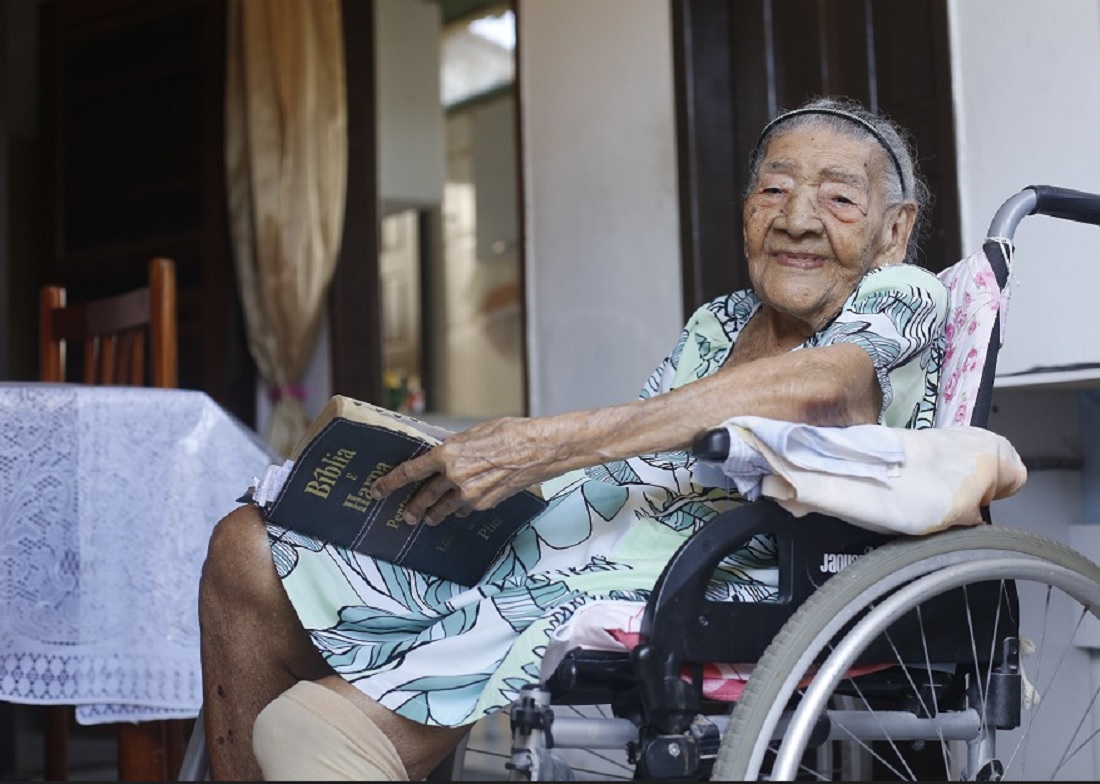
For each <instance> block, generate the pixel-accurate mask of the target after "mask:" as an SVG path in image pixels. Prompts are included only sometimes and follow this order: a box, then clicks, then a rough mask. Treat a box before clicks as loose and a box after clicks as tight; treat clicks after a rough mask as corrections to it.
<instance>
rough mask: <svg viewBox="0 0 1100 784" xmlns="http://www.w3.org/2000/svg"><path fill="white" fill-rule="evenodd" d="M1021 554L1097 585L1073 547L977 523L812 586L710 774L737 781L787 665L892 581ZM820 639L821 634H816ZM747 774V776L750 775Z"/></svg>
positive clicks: (767, 654) (900, 543)
mask: <svg viewBox="0 0 1100 784" xmlns="http://www.w3.org/2000/svg"><path fill="white" fill-rule="evenodd" d="M1006 552H1007V553H1012V554H1023V555H1027V556H1030V557H1034V558H1038V559H1041V560H1046V561H1048V562H1053V563H1056V564H1059V565H1061V566H1064V567H1065V568H1068V569H1071V570H1073V571H1076V572H1078V573H1079V574H1081V575H1083V576H1085V577H1087V578H1088V579H1090V580H1092V581H1093V582H1095V583H1096V584H1098V585H1100V567H1098V566H1097V565H1096V564H1095V563H1093V562H1092V561H1090V560H1089V559H1088V558H1086V557H1085V556H1083V555H1081V554H1080V553H1078V552H1076V551H1075V550H1072V549H1070V548H1069V547H1066V546H1065V545H1063V544H1061V543H1060V542H1056V541H1054V540H1052V539H1048V538H1047V537H1044V536H1040V535H1038V534H1033V533H1031V532H1029V531H1020V530H1016V529H1011V528H1002V527H999V526H992V525H985V526H980V527H975V528H966V529H958V530H950V531H945V532H943V533H939V534H934V535H930V536H926V537H916V538H910V537H906V538H904V539H900V540H897V541H894V542H890V543H889V544H886V545H883V546H882V547H880V548H878V549H876V550H873V551H872V552H870V553H868V554H866V555H864V556H862V557H861V558H860V559H859V560H857V561H855V562H854V563H853V564H852V565H851V566H849V567H848V568H846V569H844V570H843V571H841V572H840V573H838V574H837V575H835V576H834V577H833V578H832V579H830V580H828V581H827V582H826V583H825V584H824V585H822V587H821V588H819V589H818V590H817V591H816V592H815V593H814V594H813V595H812V596H811V597H810V598H809V599H808V600H807V601H806V602H805V603H803V605H802V606H801V607H800V608H799V609H798V610H797V611H796V612H795V613H794V614H793V615H792V616H791V618H790V619H789V620H788V621H787V623H786V624H784V626H783V628H782V629H781V630H780V632H779V634H777V635H776V636H775V638H774V639H773V640H772V642H771V644H770V645H769V646H768V648H767V649H766V650H765V651H764V654H763V655H762V656H761V657H760V661H759V662H758V663H757V665H756V668H755V669H754V670H753V674H752V676H751V677H750V678H749V681H748V684H747V685H746V687H745V691H744V693H743V694H742V696H741V700H740V701H739V702H738V703H737V706H736V707H735V708H734V711H733V714H732V716H731V719H730V726H729V729H728V731H727V732H726V734H725V736H724V737H723V738H722V742H721V745H720V747H719V750H718V755H717V759H716V761H715V766H714V771H713V773H712V776H711V779H712V780H714V781H745V780H747V777H748V774H749V770H748V767H749V764H750V761H751V759H752V757H753V755H754V752H755V750H756V747H757V745H758V744H759V743H761V742H763V743H764V744H765V745H766V744H767V743H769V742H770V736H771V731H770V730H768V731H767V735H768V738H766V739H764V740H763V741H762V740H761V738H762V737H763V733H764V732H765V724H766V723H767V721H768V715H769V713H771V712H772V708H773V706H774V705H776V704H777V702H778V701H779V700H782V703H781V704H783V705H785V704H786V702H787V700H786V698H785V697H784V696H783V694H782V692H783V691H784V688H785V686H786V684H787V683H788V681H789V679H790V676H791V673H792V671H793V670H794V669H795V668H798V667H801V668H802V670H801V671H804V670H805V666H806V663H805V662H800V660H802V659H805V658H809V660H810V661H812V660H813V657H815V656H816V655H817V652H818V651H820V650H821V649H823V648H824V647H825V645H826V644H827V643H828V642H829V640H831V639H832V638H833V637H834V636H835V634H836V632H837V631H839V629H840V627H842V626H843V625H844V623H846V622H847V620H849V619H850V618H852V617H854V616H855V615H857V614H858V613H859V612H860V611H862V610H863V609H865V608H866V607H867V606H868V605H869V604H871V603H872V602H874V601H875V600H877V599H878V598H880V597H881V596H883V595H885V594H887V593H889V592H891V591H893V590H894V589H895V588H897V587H899V586H900V585H902V584H904V583H907V582H910V581H911V580H913V579H915V578H917V577H920V576H923V575H925V574H929V573H931V572H933V571H936V570H937V569H940V568H943V567H944V566H946V565H949V564H951V563H957V562H961V561H963V560H969V559H972V558H975V557H982V556H983V554H985V555H993V554H997V553H1006ZM822 638H823V639H822ZM753 780H755V776H754V777H753Z"/></svg>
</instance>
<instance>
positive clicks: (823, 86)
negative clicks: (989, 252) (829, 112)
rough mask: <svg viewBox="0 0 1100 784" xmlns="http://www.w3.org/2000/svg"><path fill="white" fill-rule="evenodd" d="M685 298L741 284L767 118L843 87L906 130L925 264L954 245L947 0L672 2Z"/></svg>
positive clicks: (943, 260)
mask: <svg viewBox="0 0 1100 784" xmlns="http://www.w3.org/2000/svg"><path fill="white" fill-rule="evenodd" d="M671 2H672V12H673V44H674V56H675V67H676V101H677V107H676V114H677V123H678V137H679V171H680V203H681V227H682V228H681V232H682V249H683V254H682V255H683V262H684V308H685V312H687V313H690V312H691V311H692V310H694V309H695V307H697V306H698V305H700V304H702V303H703V302H706V301H708V300H710V299H712V298H713V297H716V296H718V295H720V294H722V293H725V292H729V291H732V290H735V289H739V288H745V287H746V286H748V273H747V271H746V270H745V265H744V258H743V253H742V242H741V212H740V203H741V191H742V189H743V188H744V185H745V179H746V174H747V172H746V167H747V162H748V157H749V153H750V151H751V150H752V147H753V145H755V143H756V139H757V135H758V134H759V132H760V129H761V128H762V127H763V126H764V124H765V123H766V122H767V121H768V120H769V119H771V118H772V117H774V116H775V115H776V114H777V113H778V112H779V111H782V110H783V109H791V108H794V107H796V106H798V105H799V104H801V103H803V102H804V101H805V100H806V99H808V98H811V97H813V96H818V95H826V94H829V95H845V96H848V97H850V98H854V99H856V100H859V101H861V102H862V103H863V104H864V105H866V106H867V107H868V108H870V109H873V110H879V111H883V112H885V113H886V114H888V115H889V116H890V117H892V118H893V119H894V120H896V121H897V122H898V123H899V124H900V125H902V126H903V127H905V128H907V129H908V130H909V131H910V132H911V133H912V134H913V137H914V140H915V142H916V146H917V150H918V156H919V162H920V167H921V170H922V171H923V173H924V175H925V177H926V178H927V179H928V181H929V186H930V188H931V190H932V194H933V197H934V207H933V212H932V220H931V230H930V233H929V236H928V237H927V238H926V240H925V242H924V243H923V247H924V249H925V254H924V255H925V258H924V261H925V262H926V264H927V266H928V267H930V268H931V269H934V270H939V269H942V268H943V267H945V266H947V265H948V264H950V263H952V262H953V261H956V260H957V259H958V256H959V253H960V247H961V245H960V241H959V216H958V194H957V182H956V173H955V146H954V118H953V113H952V108H951V80H950V63H949V53H948V43H947V7H946V0H909V1H908V2H904V3H901V2H896V3H887V2H872V0H737V2H727V0H671Z"/></svg>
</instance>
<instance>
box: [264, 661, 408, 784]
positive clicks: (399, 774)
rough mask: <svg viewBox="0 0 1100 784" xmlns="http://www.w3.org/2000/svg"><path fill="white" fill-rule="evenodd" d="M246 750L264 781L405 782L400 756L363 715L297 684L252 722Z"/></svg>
mask: <svg viewBox="0 0 1100 784" xmlns="http://www.w3.org/2000/svg"><path fill="white" fill-rule="evenodd" d="M252 749H253V752H254V753H255V755H256V761H257V762H258V763H259V765H260V769H261V770H262V771H263V775H264V779H265V780H267V781H322V780H343V781H407V780H408V776H407V774H406V771H405V766H404V764H403V763H402V761H401V757H400V755H399V754H398V752H397V749H396V748H395V747H394V745H393V743H392V742H391V741H390V739H389V738H388V737H387V736H386V734H385V733H384V732H383V731H382V730H381V729H380V728H379V727H378V725H376V724H375V723H374V722H373V721H372V720H371V719H370V718H369V717H368V716H367V715H366V714H364V713H363V712H362V711H360V710H359V709H358V708H356V707H355V706H354V705H352V704H351V703H350V702H348V701H347V700H346V699H345V698H344V697H342V696H340V695H339V694H337V693H336V692H334V691H332V690H331V689H327V688H325V687H324V686H320V685H318V684H316V683H313V682H311V681H300V682H299V683H297V684H295V685H294V686H292V687H291V688H289V689H287V690H286V691H284V692H283V693H282V694H280V695H279V696H278V697H277V698H275V699H274V700H272V701H271V702H270V703H268V705H267V707H265V708H264V709H263V710H262V711H261V712H260V714H259V716H257V717H256V722H255V724H254V726H253V729H252Z"/></svg>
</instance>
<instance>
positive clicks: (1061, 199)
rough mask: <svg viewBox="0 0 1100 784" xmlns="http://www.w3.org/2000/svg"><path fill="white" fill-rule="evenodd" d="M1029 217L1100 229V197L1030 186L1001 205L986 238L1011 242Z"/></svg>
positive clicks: (1049, 186)
mask: <svg viewBox="0 0 1100 784" xmlns="http://www.w3.org/2000/svg"><path fill="white" fill-rule="evenodd" d="M1028 215H1048V216H1050V217H1052V218H1061V219H1062V220H1071V221H1076V222H1077V223H1091V224H1092V225H1094V226H1100V195H1097V194H1095V193H1087V192H1085V191H1075V190H1072V189H1071V188H1059V187H1057V186H1055V185H1029V186H1028V187H1027V188H1024V189H1023V190H1022V191H1020V192H1019V193H1017V194H1015V195H1013V196H1011V197H1010V198H1009V199H1008V200H1006V201H1005V202H1004V204H1002V205H1001V207H1000V209H998V210H997V214H996V215H994V216H993V221H992V223H990V224H989V233H988V234H987V235H986V236H988V237H997V238H1004V239H1007V240H1011V239H1012V238H1013V236H1014V235H1015V233H1016V227H1017V226H1019V224H1020V221H1022V220H1023V219H1024V218H1025V217H1027V216H1028Z"/></svg>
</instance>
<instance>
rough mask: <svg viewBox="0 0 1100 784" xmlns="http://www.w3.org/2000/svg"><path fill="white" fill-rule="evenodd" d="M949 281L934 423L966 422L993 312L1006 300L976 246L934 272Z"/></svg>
mask: <svg viewBox="0 0 1100 784" xmlns="http://www.w3.org/2000/svg"><path fill="white" fill-rule="evenodd" d="M938 277H939V279H940V281H941V282H942V283H943V284H944V286H946V287H947V324H946V327H945V329H946V331H947V343H946V347H945V351H944V358H943V366H942V367H941V368H940V396H939V401H938V402H937V405H936V427H957V426H959V425H968V424H970V417H971V415H972V414H973V412H974V400H975V398H977V395H978V387H979V385H980V383H981V380H982V368H983V367H984V366H985V357H986V354H987V353H988V351H989V338H990V335H992V334H993V325H994V322H995V320H996V318H997V312H998V311H999V310H1004V309H1006V308H1007V306H1008V293H1007V290H1006V291H1005V292H1004V293H1002V292H1001V290H1000V287H999V286H998V285H997V278H996V276H995V275H994V274H993V268H992V267H991V266H990V264H989V259H987V258H986V256H985V253H984V252H982V251H978V252H977V253H974V254H973V255H970V256H967V257H966V258H965V259H963V260H962V261H960V262H957V263H956V264H953V265H951V266H950V267H948V268H947V269H945V270H944V271H943V272H941V273H939V275H938Z"/></svg>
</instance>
